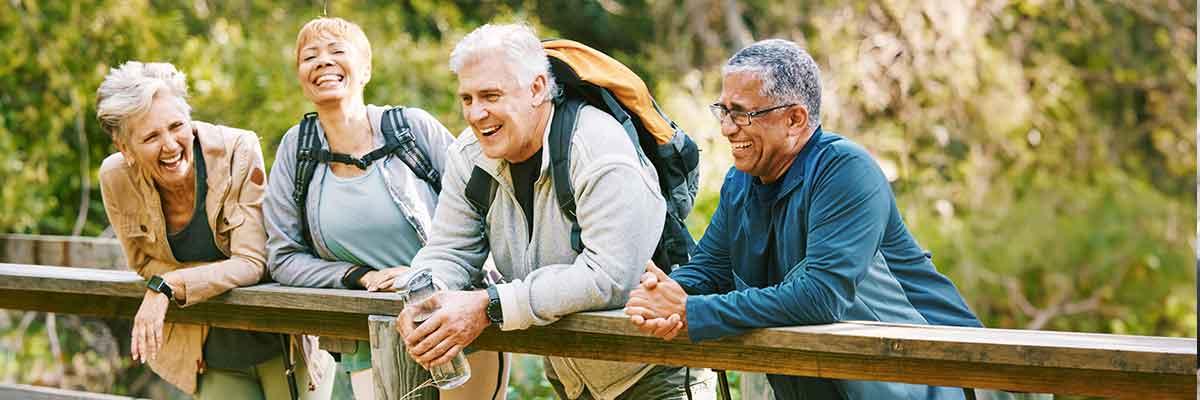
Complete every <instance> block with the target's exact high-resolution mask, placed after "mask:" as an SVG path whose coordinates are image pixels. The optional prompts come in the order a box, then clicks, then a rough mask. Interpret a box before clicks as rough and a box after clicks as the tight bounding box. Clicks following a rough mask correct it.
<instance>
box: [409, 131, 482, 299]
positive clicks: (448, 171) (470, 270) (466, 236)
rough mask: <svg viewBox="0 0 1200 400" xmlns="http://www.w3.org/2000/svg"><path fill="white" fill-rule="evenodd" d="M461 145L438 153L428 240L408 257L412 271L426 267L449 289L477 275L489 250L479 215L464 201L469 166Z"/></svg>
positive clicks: (459, 287)
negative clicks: (439, 171) (438, 181)
mask: <svg viewBox="0 0 1200 400" xmlns="http://www.w3.org/2000/svg"><path fill="white" fill-rule="evenodd" d="M462 146H463V141H462V140H459V141H456V142H454V144H453V145H451V147H450V148H449V149H448V151H445V152H443V153H442V154H443V155H444V156H445V157H444V160H445V162H444V165H445V175H444V176H443V177H442V193H441V195H439V196H438V204H437V209H436V210H435V211H434V213H433V227H432V228H431V230H430V235H429V242H427V243H426V244H425V247H423V248H421V250H420V251H418V252H417V255H416V256H414V257H413V260H412V267H413V269H414V270H416V269H428V270H429V271H430V272H431V273H432V274H433V276H434V277H436V278H438V279H440V280H441V281H442V282H444V283H446V285H447V286H449V287H450V288H452V289H461V288H466V287H468V286H470V283H471V282H472V281H473V278H477V277H479V274H481V268H482V266H483V263H484V261H485V260H486V259H487V256H488V252H489V248H488V243H487V240H485V238H484V235H483V229H484V223H483V218H482V216H480V215H479V214H478V213H477V212H476V211H475V209H474V208H473V207H471V205H470V203H468V202H467V197H466V187H467V178H468V177H469V176H470V172H469V171H470V169H471V168H473V167H472V164H471V162H470V161H469V160H467V158H466V156H465V155H464V154H463V151H461V147H462Z"/></svg>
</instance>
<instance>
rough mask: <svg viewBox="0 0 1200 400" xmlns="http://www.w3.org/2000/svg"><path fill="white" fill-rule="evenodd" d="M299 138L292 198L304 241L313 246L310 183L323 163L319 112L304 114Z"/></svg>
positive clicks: (297, 140)
mask: <svg viewBox="0 0 1200 400" xmlns="http://www.w3.org/2000/svg"><path fill="white" fill-rule="evenodd" d="M297 133H298V134H299V138H297V139H296V171H295V174H294V175H293V178H294V181H293V185H294V187H293V189H292V200H293V201H295V202H296V207H297V208H298V210H299V214H300V234H301V237H302V238H303V239H304V243H305V244H306V245H308V246H309V247H312V238H311V237H310V236H311V232H310V231H309V227H308V212H307V211H308V210H307V206H308V183H309V182H311V181H312V177H313V171H314V170H316V169H317V164H319V163H321V161H320V155H321V152H322V149H321V140H320V138H319V137H317V113H315V112H310V113H307V114H304V119H302V120H300V129H299V132H297Z"/></svg>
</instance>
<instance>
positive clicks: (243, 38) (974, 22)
mask: <svg viewBox="0 0 1200 400" xmlns="http://www.w3.org/2000/svg"><path fill="white" fill-rule="evenodd" d="M1195 9H1196V2H1195V1H1194V0H1154V1H1140V0H1123V1H1097V0H1074V1H1065V2H1060V1H1042V0H979V1H935V0H889V1H879V2H877V1H868V0H851V1H832V0H829V1H821V0H819V1H803V2H801V1H778V0H746V1H735V0H576V1H551V0H543V1H536V0H494V1H481V2H470V1H433V0H398V1H331V2H330V4H329V5H328V13H329V15H332V16H339V17H343V18H347V19H349V20H351V21H354V22H357V23H359V24H360V25H362V26H363V28H364V30H365V31H366V33H367V35H368V37H370V38H371V40H372V46H373V49H374V54H375V58H374V71H375V72H374V74H373V76H374V78H373V81H372V82H371V83H370V84H369V85H368V88H367V93H366V98H367V101H368V102H369V103H375V104H403V105H409V106H416V107H421V108H424V109H426V110H429V111H430V112H432V113H433V114H434V115H435V116H437V117H438V118H439V119H441V121H442V122H443V123H444V124H445V125H446V126H447V127H449V128H450V130H451V131H452V132H455V133H457V132H459V131H461V130H462V129H463V128H464V127H465V124H464V123H463V121H462V117H461V115H460V113H459V110H458V108H457V105H456V101H455V98H454V96H453V91H454V88H455V87H456V81H455V78H454V76H453V75H452V74H451V73H450V72H449V70H448V68H447V65H446V60H447V58H448V55H449V52H450V50H451V49H452V48H453V45H454V43H455V41H457V40H458V39H459V38H461V37H462V36H464V35H465V34H466V33H467V32H469V31H470V30H471V29H473V28H475V27H477V26H479V25H480V24H483V23H486V22H489V21H500V22H512V21H527V22H529V23H531V24H532V25H534V26H535V27H537V29H538V30H539V33H540V34H541V35H542V36H543V37H562V38H568V39H574V40H577V41H580V42H583V43H586V44H588V45H591V46H593V47H596V48H598V49H601V50H603V51H605V52H607V53H608V54H610V55H613V56H614V57H616V58H618V59H620V60H621V61H623V62H625V63H626V64H628V65H629V66H630V67H631V68H633V69H634V70H635V71H636V72H638V73H639V74H640V75H641V76H642V77H643V78H644V79H645V80H646V81H647V82H648V84H649V85H650V87H651V88H652V90H653V92H654V94H655V97H656V98H657V99H658V101H659V103H660V104H661V105H662V106H663V107H664V108H665V109H666V111H667V113H668V114H669V115H670V116H671V117H672V118H674V119H675V121H677V122H679V123H680V124H681V125H682V126H683V127H685V128H686V130H687V131H688V132H690V133H691V134H692V135H693V136H694V137H695V138H696V139H697V141H698V142H699V143H700V144H701V147H702V149H703V151H704V152H703V154H702V155H703V166H702V171H703V177H704V179H703V181H702V186H701V188H702V192H701V194H700V197H699V199H698V206H697V208H696V211H695V212H694V213H693V215H692V217H691V218H690V219H689V223H690V226H691V227H692V230H693V233H694V234H695V235H697V237H698V236H699V235H700V234H701V233H702V232H703V231H704V228H705V224H706V222H707V219H708V217H709V215H710V214H711V212H712V210H713V209H714V208H715V206H716V202H717V197H716V196H717V190H718V187H719V185H720V178H721V177H722V176H723V174H724V172H725V171H726V170H727V169H728V168H729V167H730V165H732V162H731V159H730V156H729V153H728V147H727V144H726V143H725V141H724V139H723V138H722V137H721V136H720V134H719V132H718V129H719V128H718V124H717V123H716V122H715V120H714V119H713V118H712V117H711V116H710V115H709V114H708V112H707V110H705V106H706V105H707V104H709V103H711V102H712V101H714V100H715V99H716V97H717V95H718V93H719V90H720V65H721V64H722V62H723V61H724V60H725V59H726V58H727V57H729V55H731V54H732V52H733V51H736V50H737V49H738V48H740V47H742V46H744V45H746V44H749V43H751V42H753V41H754V40H759V39H764V38H770V37H783V38H788V39H791V40H794V41H797V42H798V43H800V44H801V45H802V46H804V47H806V48H808V49H809V50H810V52H811V53H812V54H813V56H814V58H815V59H816V60H817V62H818V63H819V64H820V66H821V68H822V73H823V76H822V84H823V90H824V91H823V105H822V115H823V122H824V127H825V128H826V129H827V130H832V131H835V132H839V133H842V134H844V135H846V136H848V137H850V138H852V139H854V140H856V141H858V142H859V143H861V144H863V145H864V146H866V148H867V149H869V150H870V151H871V152H872V153H873V154H874V156H875V157H876V159H877V160H878V162H879V164H880V165H881V167H882V168H883V169H884V171H885V172H886V173H887V175H888V177H889V179H890V180H891V181H892V187H893V189H894V190H895V192H896V195H897V198H898V201H899V206H900V208H901V210H902V211H903V213H904V216H905V218H906V221H907V223H908V225H909V227H910V228H911V229H912V230H913V231H914V233H915V235H916V236H917V238H918V240H919V241H920V242H921V244H922V245H923V246H925V247H926V248H928V249H929V250H930V251H931V252H932V253H933V254H934V262H935V263H936V264H937V266H938V268H939V269H940V270H941V271H942V272H944V273H945V274H947V275H949V276H950V277H951V278H952V279H953V280H954V281H955V283H956V284H957V285H958V287H959V289H960V290H961V291H962V293H963V295H964V296H965V297H966V299H967V301H968V302H969V303H970V305H971V307H972V309H973V310H975V312H976V313H977V314H978V315H979V317H980V318H981V319H982V320H983V321H984V323H985V324H986V325H987V326H989V327H1000V328H1020V329H1048V330H1069V331H1082V332H1111V333H1121V334H1137V335H1158V336H1187V337H1195V336H1196V295H1195V293H1196V292H1195V284H1196V276H1195V269H1194V265H1195V264H1193V263H1194V262H1195V259H1194V256H1195V253H1194V250H1193V248H1194V245H1195V237H1196V232H1197V229H1196V225H1195V223H1196V218H1195V216H1196V214H1195V210H1196V193H1195V191H1194V189H1195V188H1196V148H1197V147H1196V132H1197V129H1196V116H1195V113H1196V93H1197V91H1196V80H1195V77H1196V20H1197V18H1196V11H1195ZM321 14H322V3H321V2H319V1H290V2H288V1H266V0H238V1H206V0H191V1H145V0H124V1H85V2H66V1H40V2H39V1H27V0H10V1H6V2H4V3H3V4H0V43H3V46H0V87H2V88H3V89H2V90H0V210H2V211H0V232H17V233H41V234H79V235H88V236H93V235H98V234H101V232H102V231H103V230H104V229H105V227H106V226H107V219H106V218H105V216H104V210H103V207H102V205H101V202H100V193H99V190H98V187H97V183H96V182H97V177H96V171H97V168H98V167H99V165H100V161H101V160H102V159H103V158H104V157H105V156H106V155H107V154H109V153H111V152H113V151H115V149H114V148H113V146H112V145H111V143H110V141H109V139H108V137H107V136H106V135H105V134H104V133H103V131H102V130H101V129H100V127H99V125H98V124H97V122H96V120H95V117H94V115H95V99H94V97H95V90H96V87H97V86H98V85H99V83H100V81H101V80H102V79H103V77H104V75H105V74H106V72H107V71H108V69H109V68H111V67H113V66H116V65H118V64H120V63H121V62H124V61H127V60H141V61H165V62H171V63H174V64H175V65H176V66H178V67H179V68H180V70H182V71H184V72H185V73H186V74H187V75H188V80H189V84H190V88H191V104H192V105H193V107H194V115H193V117H194V118H195V119H198V120H203V121H208V122H213V123H220V124H225V125H230V126H235V127H240V128H245V129H250V130H253V131H255V132H257V133H258V134H259V135H260V136H261V137H262V138H263V141H262V143H263V147H264V148H263V150H264V153H265V154H266V156H267V163H268V165H269V164H270V163H271V160H272V159H273V158H274V152H275V147H276V146H277V145H278V143H279V140H280V137H281V136H282V134H283V132H284V131H285V130H286V129H287V128H288V127H290V126H291V125H293V124H295V123H296V122H297V121H298V120H299V118H300V116H301V115H302V114H303V113H304V112H307V111H310V110H311V109H312V107H311V105H310V104H309V103H308V102H307V101H306V100H305V99H304V98H303V97H302V96H301V95H300V93H299V90H298V85H297V83H296V78H295V72H294V71H295V70H294V64H293V59H292V56H293V51H294V49H293V47H294V41H295V36H296V33H297V31H298V30H299V28H300V26H301V25H303V23H304V22H306V21H307V20H309V19H311V18H313V17H316V16H319V15H321ZM48 330H49V331H53V332H56V333H57V335H48V334H47V331H48ZM115 336H120V335H115V334H114V333H113V331H112V330H111V329H109V327H108V326H107V325H105V324H101V323H98V322H95V321H89V320H80V319H78V318H74V317H70V316H58V317H51V318H47V317H46V316H45V315H39V314H35V313H21V312H15V311H3V310H0V349H3V351H2V355H0V382H14V381H16V382H32V383H37V384H43V385H50V386H62V387H71V388H77V389H84V390H90V391H96V392H108V393H125V394H137V395H146V396H153V395H156V394H161V393H162V392H158V391H156V390H162V389H161V388H159V385H156V384H154V383H153V382H154V379H153V377H152V375H151V374H148V373H147V372H146V371H145V370H144V369H141V368H136V367H134V366H132V365H131V363H130V362H129V361H128V358H127V357H124V356H122V355H121V351H122V349H121V347H122V346H123V345H122V344H121V343H120V342H121V341H122V340H124V341H127V340H128V339H127V338H118V337H115ZM126 351H127V349H126ZM510 390H511V393H513V394H514V396H518V397H515V398H535V397H537V396H545V395H547V394H548V393H549V391H548V387H547V386H546V385H545V382H544V379H542V378H541V371H540V365H539V364H538V363H536V362H534V361H532V360H525V361H523V362H522V363H521V364H520V367H519V368H517V370H516V371H515V373H514V379H513V383H512V385H511V386H510Z"/></svg>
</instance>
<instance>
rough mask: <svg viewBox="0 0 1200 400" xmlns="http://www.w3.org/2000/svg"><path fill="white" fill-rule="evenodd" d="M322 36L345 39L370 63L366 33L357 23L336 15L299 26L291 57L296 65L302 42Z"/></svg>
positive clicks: (369, 47)
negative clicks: (294, 53)
mask: <svg viewBox="0 0 1200 400" xmlns="http://www.w3.org/2000/svg"><path fill="white" fill-rule="evenodd" d="M322 36H332V37H335V38H339V39H344V40H346V41H347V42H349V43H350V45H352V46H354V47H357V48H358V49H359V51H362V54H363V57H366V61H367V66H370V65H371V41H370V40H367V34H366V33H363V30H362V28H361V27H359V26H358V24H355V23H353V22H350V21H347V20H344V19H341V18H337V17H319V18H316V19H313V20H312V21H308V23H306V24H304V27H302V28H300V33H298V34H296V56H295V57H294V58H293V61H295V62H296V65H299V64H300V51H301V50H303V46H304V44H305V43H308V41H309V40H313V39H316V38H320V37H322Z"/></svg>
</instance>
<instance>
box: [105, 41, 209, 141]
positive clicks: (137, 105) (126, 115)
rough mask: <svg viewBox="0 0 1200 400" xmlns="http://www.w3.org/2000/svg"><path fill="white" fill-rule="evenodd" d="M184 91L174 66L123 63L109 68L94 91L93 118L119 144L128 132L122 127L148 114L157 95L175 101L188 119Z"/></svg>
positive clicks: (181, 77) (182, 78)
mask: <svg viewBox="0 0 1200 400" xmlns="http://www.w3.org/2000/svg"><path fill="white" fill-rule="evenodd" d="M187 90H188V89H187V77H186V76H184V74H183V73H182V72H179V70H178V69H175V66H174V65H171V64H169V63H142V62H138V61H127V62H125V63H124V64H121V65H120V66H119V67H116V68H112V69H110V70H109V71H108V76H105V77H104V82H102V83H100V88H99V89H96V119H98V120H100V126H101V127H103V128H104V131H105V132H107V133H108V136H109V137H111V138H112V140H113V142H114V143H117V144H118V145H122V144H125V140H126V139H127V137H128V133H129V132H127V129H126V124H127V123H128V122H129V120H130V119H131V118H133V117H137V116H141V115H143V114H145V113H146V112H147V111H149V110H150V105H151V103H153V102H154V96H156V95H158V94H160V93H165V94H168V95H170V96H171V98H172V99H174V100H175V101H178V103H179V106H180V107H181V109H182V110H183V112H184V114H185V115H187V116H188V118H191V113H192V107H191V105H188V103H187V95H188V94H187Z"/></svg>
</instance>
